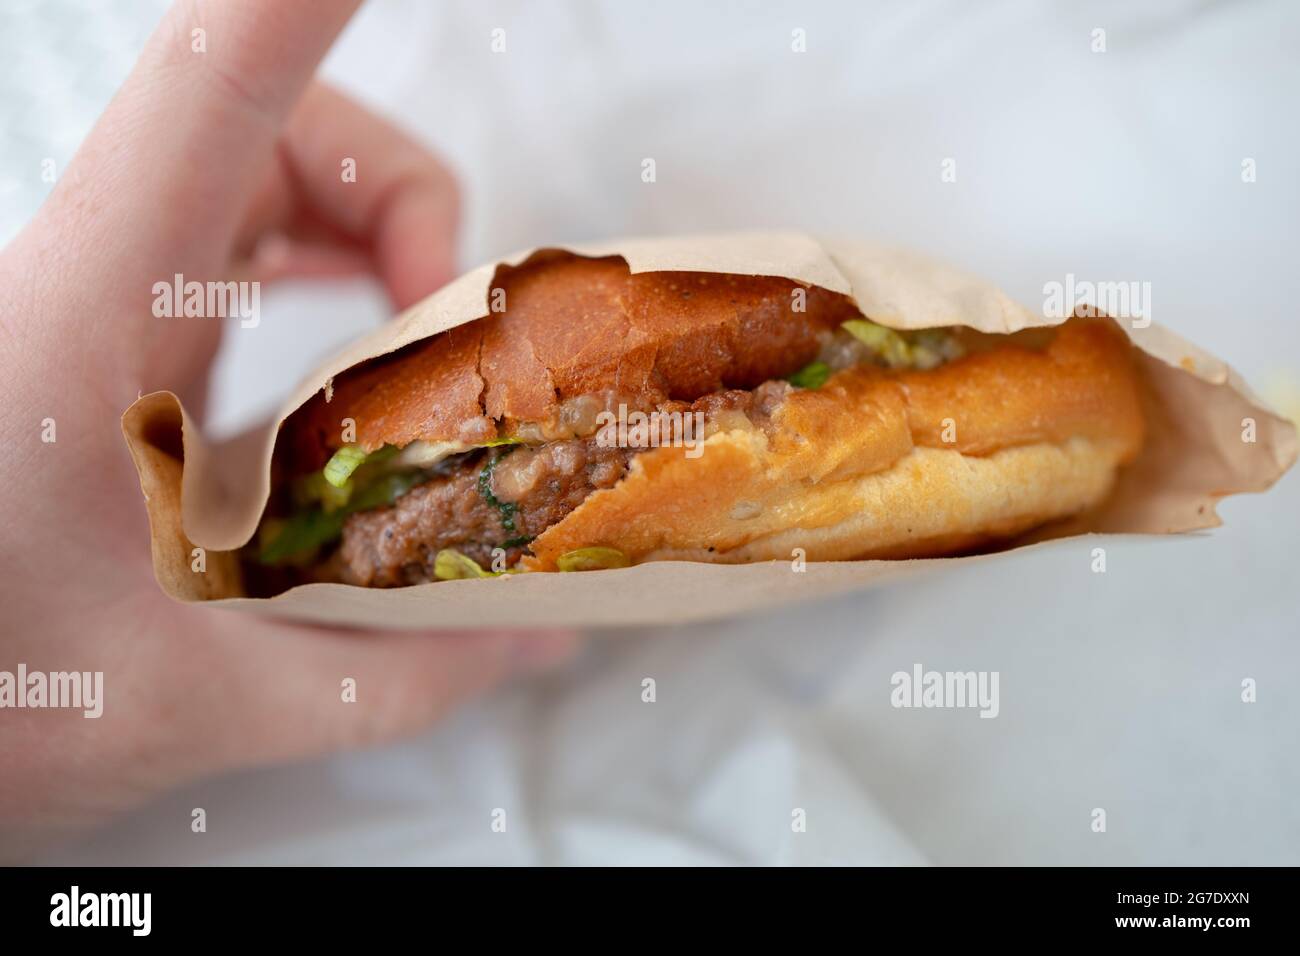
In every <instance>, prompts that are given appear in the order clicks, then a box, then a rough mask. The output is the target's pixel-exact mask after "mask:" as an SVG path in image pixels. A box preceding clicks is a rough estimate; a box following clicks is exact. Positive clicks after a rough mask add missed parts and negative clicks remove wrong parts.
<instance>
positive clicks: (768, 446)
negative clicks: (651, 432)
mask: <svg viewBox="0 0 1300 956" xmlns="http://www.w3.org/2000/svg"><path fill="white" fill-rule="evenodd" d="M772 421H773V428H772V430H771V432H770V434H769V433H768V432H765V431H763V430H762V429H757V428H755V429H749V430H743V429H739V430H732V431H726V432H720V433H718V434H715V435H713V436H712V437H711V438H709V440H708V441H707V442H706V443H705V445H704V450H703V454H701V455H700V456H699V457H697V458H688V457H687V456H686V455H685V453H684V450H683V449H680V448H659V449H653V450H650V451H647V452H644V453H642V454H640V455H638V456H637V457H636V458H635V459H634V460H633V463H632V467H631V470H630V472H629V474H628V475H627V477H625V478H624V479H623V481H622V482H620V483H619V484H618V485H616V486H614V487H613V488H609V489H604V490H601V491H597V492H595V493H593V494H592V495H591V496H590V497H588V498H587V500H586V501H585V502H583V504H582V505H580V506H579V507H578V508H577V509H576V510H574V511H573V512H572V513H571V514H570V515H569V516H568V517H566V518H565V519H564V520H563V521H561V522H559V523H558V524H556V525H554V526H553V527H551V528H550V529H548V530H547V531H546V532H545V533H543V534H542V535H540V536H539V537H538V538H537V539H536V540H535V541H533V543H532V550H533V552H534V554H535V555H536V558H535V559H534V560H533V561H531V562H530V563H531V565H532V566H533V567H534V568H536V569H539V570H552V569H554V568H555V566H556V565H555V562H556V559H557V558H558V557H559V556H560V555H561V554H564V553H565V552H567V551H571V550H574V549H576V548H582V547H591V546H598V545H603V546H607V547H614V548H618V549H619V550H621V551H623V552H624V553H626V554H627V555H628V556H629V557H631V558H632V559H633V560H634V561H640V560H650V559H655V558H661V557H666V556H687V555H689V556H690V557H691V558H692V559H694V560H709V561H750V560H763V559H765V558H770V557H783V558H788V557H790V554H789V547H803V548H804V549H805V551H806V553H807V556H808V557H809V558H812V559H838V558H853V557H862V556H873V555H881V556H883V555H887V556H891V557H914V556H919V555H922V554H929V553H939V552H942V551H948V550H952V549H954V548H959V547H966V546H973V545H974V544H977V543H980V542H982V541H984V540H985V539H986V538H997V537H1003V536H1006V535H1010V534H1015V533H1018V532H1020V531H1023V530H1025V529H1027V528H1029V527H1032V526H1034V525H1037V524H1041V523H1043V522H1045V521H1049V520H1052V519H1054V518H1059V517H1063V516H1065V515H1069V514H1073V513H1075V512H1077V511H1079V510H1082V509H1084V508H1087V507H1089V506H1091V505H1093V504H1095V503H1096V502H1097V501H1098V500H1100V498H1101V497H1102V496H1104V495H1105V493H1106V491H1107V490H1108V489H1109V487H1110V485H1111V482H1112V481H1113V478H1114V475H1115V471H1116V469H1117V468H1118V467H1119V466H1120V465H1121V464H1123V463H1125V462H1127V461H1129V460H1131V458H1132V457H1133V456H1134V455H1136V453H1137V451H1138V449H1139V448H1140V446H1141V443H1142V433H1143V423H1142V413H1141V405H1140V400H1139V391H1138V382H1137V375H1136V371H1135V368H1134V365H1133V362H1132V358H1131V346H1129V344H1128V342H1127V340H1126V339H1125V338H1124V336H1123V334H1122V333H1121V332H1119V330H1118V329H1116V328H1115V327H1114V325H1113V323H1110V322H1109V321H1104V322H1103V321H1086V320H1073V321H1071V322H1070V323H1068V324H1067V325H1066V326H1065V327H1063V328H1062V330H1061V331H1060V333H1059V334H1058V335H1057V336H1056V338H1055V340H1054V341H1053V343H1052V344H1051V346H1050V347H1049V348H1048V349H1047V350H1046V351H1045V352H1041V353H1040V352H1035V351H1032V350H1028V349H1024V348H1020V347H1016V346H1012V345H1003V346H999V347H996V348H994V349H993V350H992V351H989V352H985V353H981V354H976V355H971V356H969V357H967V358H965V359H960V360H958V361H955V362H953V363H951V364H950V365H948V366H945V367H944V368H941V369H936V370H933V371H929V372H914V373H912V372H909V373H905V374H902V375H893V374H888V373H885V372H881V371H879V370H875V369H870V368H856V369H850V370H846V371H844V372H841V373H839V374H837V375H835V376H833V377H832V378H831V379H830V381H829V382H827V384H826V385H825V386H823V387H822V388H821V389H819V390H816V391H807V390H798V391H795V392H794V393H792V394H791V396H790V397H789V398H787V400H786V401H785V403H784V404H783V405H782V406H781V407H780V408H778V409H777V410H776V412H775V413H774V414H773V418H772ZM945 437H950V438H952V439H953V440H952V441H945ZM792 542H795V543H794V544H792ZM798 542H802V543H798Z"/></svg>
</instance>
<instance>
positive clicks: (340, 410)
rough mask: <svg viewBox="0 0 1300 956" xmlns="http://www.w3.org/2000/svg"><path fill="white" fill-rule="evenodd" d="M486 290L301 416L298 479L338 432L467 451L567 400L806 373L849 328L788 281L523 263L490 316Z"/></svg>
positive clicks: (845, 313) (602, 262) (675, 393)
mask: <svg viewBox="0 0 1300 956" xmlns="http://www.w3.org/2000/svg"><path fill="white" fill-rule="evenodd" d="M497 290H500V293H501V296H502V297H503V301H504V311H503V312H495V313H490V314H489V315H488V316H487V317H486V318H484V319H481V320H479V321H477V322H473V323H470V324H468V325H465V326H461V327H459V328H455V329H452V330H450V331H448V332H444V333H442V334H441V335H437V336H434V337H433V338H431V339H428V340H426V341H424V342H420V343H417V344H415V345H413V346H411V347H410V348H408V349H404V350H403V351H402V352H400V353H398V355H396V356H393V357H390V358H387V359H382V360H379V361H377V362H372V363H368V364H367V365H366V366H363V367H362V368H359V369H356V370H352V371H349V372H347V373H345V374H343V375H340V376H339V377H338V378H337V379H336V380H335V382H334V393H333V398H332V400H331V401H329V402H328V403H327V402H326V401H325V398H324V396H323V395H318V396H316V397H315V398H314V399H313V400H312V401H311V402H309V403H308V405H307V406H305V407H304V408H303V409H302V410H301V411H300V412H299V413H298V414H297V415H295V416H294V418H293V419H292V420H291V422H290V424H288V425H287V426H286V427H287V428H288V429H289V430H290V431H293V432H294V433H295V435H294V436H293V437H292V438H291V439H290V441H291V442H294V443H295V444H296V448H297V456H296V457H297V458H298V459H299V461H300V462H301V463H302V467H304V468H313V467H317V465H318V461H319V460H320V459H322V458H323V457H324V455H325V454H326V453H327V450H328V449H331V448H337V447H338V446H339V445H341V444H342V443H343V440H342V437H341V435H342V428H341V425H340V422H341V421H342V420H343V419H346V418H350V419H352V420H354V421H355V422H356V441H357V442H358V443H359V444H361V445H362V446H363V447H365V448H366V449H367V450H374V449H375V448H378V447H380V446H382V445H384V444H394V445H403V444H406V443H407V442H410V441H413V440H415V439H424V440H426V441H444V440H446V441H465V442H467V443H472V442H474V441H479V440H483V439H484V438H491V437H493V436H494V435H495V434H496V431H495V428H496V426H495V424H494V421H493V420H502V421H504V423H505V424H506V426H507V428H509V425H510V424H511V423H513V422H516V421H526V422H540V421H545V420H547V419H548V418H549V416H551V415H552V414H553V413H554V412H555V410H556V407H557V404H558V403H559V402H561V401H563V400H564V399H566V398H571V397H575V396H579V395H587V394H593V393H598V392H602V391H613V392H615V393H617V394H618V395H620V396H621V397H623V398H625V399H626V400H627V401H628V403H629V404H630V405H632V406H633V407H641V408H652V407H654V406H656V405H658V404H659V403H661V402H663V401H666V400H669V399H684V400H688V401H689V400H692V399H695V398H698V397H699V396H700V395H704V394H707V393H709V392H713V391H717V390H719V389H722V388H752V387H754V386H756V385H759V384H761V383H762V382H764V381H767V380H768V379H773V378H780V377H781V376H783V375H786V374H788V373H789V372H791V371H794V370H795V369H798V368H799V367H801V366H802V365H804V364H806V363H807V362H809V361H811V360H812V359H813V358H814V357H815V356H816V354H817V351H818V348H819V342H818V338H817V336H818V333H819V332H820V331H822V330H826V329H833V328H835V327H836V326H837V325H838V324H839V323H840V322H842V321H844V320H845V319H848V318H852V317H854V316H856V315H858V312H857V309H856V308H854V306H853V304H852V303H851V302H850V301H849V300H848V299H847V298H845V297H844V296H841V295H838V294H836V293H832V292H827V291H825V290H824V289H819V288H816V287H811V288H806V287H804V286H801V285H799V284H798V283H795V282H792V281H790V280H788V279H778V278H771V277H765V276H738V275H720V274H712V273H696V272H649V273H642V274H639V275H632V274H630V273H629V271H628V267H627V264H626V263H625V262H624V261H623V260H622V259H620V258H609V259H583V258H578V257H574V256H569V255H563V256H560V255H551V256H542V257H540V258H538V257H534V259H533V260H530V262H529V263H528V264H526V265H524V266H521V267H519V268H515V269H508V268H503V269H502V270H501V271H500V273H499V274H498V281H497V282H496V284H495V287H494V290H493V292H492V293H490V295H489V301H490V302H493V301H497V302H499V301H502V298H501V297H498V296H497ZM799 307H802V308H803V311H797V309H798V308H799ZM479 436H481V437H479Z"/></svg>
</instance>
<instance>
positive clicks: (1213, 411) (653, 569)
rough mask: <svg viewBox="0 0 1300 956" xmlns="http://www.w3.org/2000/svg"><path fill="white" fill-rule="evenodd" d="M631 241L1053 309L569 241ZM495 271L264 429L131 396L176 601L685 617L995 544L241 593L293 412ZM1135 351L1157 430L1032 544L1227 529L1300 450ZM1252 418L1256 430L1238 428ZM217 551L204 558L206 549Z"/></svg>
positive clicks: (481, 620)
mask: <svg viewBox="0 0 1300 956" xmlns="http://www.w3.org/2000/svg"><path fill="white" fill-rule="evenodd" d="M563 248H564V250H565V251H568V252H572V253H575V254H578V255H586V256H608V255H620V256H622V257H623V258H624V259H625V260H626V261H627V263H628V265H629V267H630V268H631V270H632V271H633V272H653V271H663V270H672V271H689V272H730V273H738V274H743V275H766V276H781V277H785V278H788V279H793V280H795V281H798V282H804V283H810V284H813V285H819V286H822V287H824V288H826V289H830V290H833V291H836V292H842V293H845V294H847V295H850V296H851V297H852V298H853V299H854V300H855V301H856V302H857V304H858V306H859V308H860V309H861V310H862V312H863V314H865V315H866V316H867V317H869V318H870V319H872V320H873V321H875V322H879V323H881V324H882V325H888V326H891V327H894V328H899V329H916V328H929V327H934V326H946V325H964V326H969V327H971V328H973V329H977V330H979V331H981V332H989V333H1011V332H1016V331H1019V330H1021V329H1025V328H1029V327H1032V326H1045V325H1055V324H1058V323H1059V322H1060V321H1062V320H1060V319H1051V318H1045V317H1043V316H1041V315H1039V314H1037V313H1034V312H1031V311H1030V310H1028V309H1026V308H1024V307H1023V306H1021V305H1019V304H1017V303H1015V302H1013V301H1011V300H1010V299H1009V298H1007V296H1006V295H1004V294H1003V293H1002V292H1001V291H999V290H998V289H997V288H995V287H994V286H992V285H990V284H989V283H987V282H984V281H982V280H980V279H978V278H976V277H974V276H971V275H968V274H966V273H963V272H960V271H958V270H955V269H952V268H950V267H948V266H946V265H944V264H941V263H938V262H935V261H933V260H930V259H927V258H925V257H923V256H920V255H917V254H915V253H911V252H905V251H901V250H897V249H891V248H887V247H883V246H878V245H873V244H869V243H862V242H852V241H844V240H838V239H835V240H830V239H814V238H812V237H810V236H806V235H801V234H797V233H744V234H737V235H725V236H694V237H687V238H675V239H674V238H661V239H625V240H617V241H610V242H601V243H590V244H584V245H575V246H566V247H563ZM539 251H544V250H529V251H526V252H522V253H518V254H516V255H513V256H509V257H507V258H505V259H502V260H500V261H499V262H495V263H491V264H488V265H485V266H481V267H479V268H478V269H475V270H473V271H472V272H469V273H467V274H466V275H463V276H461V277H460V278H459V279H457V280H456V281H455V282H453V283H451V284H450V285H448V286H446V287H445V288H443V289H442V290H440V291H439V292H437V293H435V294H434V295H432V296H430V297H429V298H427V299H425V300H424V301H423V302H420V303H419V304H417V305H415V306H412V307H411V308H410V309H408V310H407V311H406V312H404V313H402V314H401V315H399V316H398V317H397V318H396V319H394V320H393V321H392V322H390V323H388V324H387V325H385V326H383V327H382V328H379V329H376V330H375V331H374V332H373V333H371V334H370V335H368V336H366V337H364V338H362V339H361V340H359V341H357V342H355V343H353V344H352V345H351V346H350V347H349V348H347V349H346V350H344V351H343V352H342V354H340V355H338V356H337V357H335V358H334V359H332V360H331V361H329V362H328V363H326V364H325V366H324V367H322V368H321V369H320V370H319V371H317V372H316V373H315V374H313V375H312V376H310V377H309V378H308V379H307V380H306V381H304V382H303V383H302V384H301V385H300V386H299V387H298V388H297V389H296V390H295V391H294V393H293V395H292V396H291V397H290V399H289V400H288V402H287V403H286V404H285V406H284V408H283V410H282V412H281V413H280V415H279V416H278V417H277V419H276V420H275V421H274V422H273V423H271V425H269V426H268V427H267V428H265V429H261V430H259V431H257V432H255V433H250V434H248V435H245V436H243V437H241V438H239V439H237V440H235V441H233V442H230V443H228V444H226V445H224V446H222V447H220V448H213V447H211V446H209V445H207V444H205V443H204V440H203V436H202V435H200V434H199V431H198V429H197V428H196V427H195V425H194V422H193V421H191V420H190V418H189V417H188V416H187V415H186V413H185V410H184V408H182V407H181V404H180V402H179V400H178V399H177V398H176V396H175V395H173V394H172V393H171V392H154V393H152V394H150V395H146V396H144V397H142V398H140V399H139V400H138V401H137V402H135V404H133V405H132V406H131V407H130V408H128V409H127V410H126V413H125V414H124V415H123V417H122V429H123V432H124V434H125V436H126V441H127V445H128V447H129V448H130V451H131V456H132V458H133V459H134V461H135V465H136V468H137V470H138V471H139V474H140V485H141V488H142V489H143V491H144V495H145V503H146V505H147V508H148V512H149V525H150V530H151V534H152V543H153V562H154V573H155V575H156V577H157V579H158V583H159V584H160V585H161V586H162V588H163V590H164V591H165V592H166V593H167V594H168V595H170V596H171V597H173V598H175V599H177V600H179V601H202V602H206V603H207V604H209V605H211V606H214V607H225V608H232V609H235V610H241V611H257V612H261V613H266V614H274V615H279V616H285V617H292V618H298V619H308V620H315V621H323V622H332V623H337V624H349V625H360V626H379V627H466V626H470V627H473V626H509V625H514V626H543V625H570V626H579V627H584V626H585V627H592V626H605V625H635V624H645V623H659V624H673V623H682V622H685V621H690V620H698V619H703V618H710V617H718V616H723V615H728V614H733V613H738V612H743V611H752V610H755V609H759V608H765V607H772V606H775V605H781V604H786V603H790V602H795V601H807V600H815V599H817V598H821V597H826V596H829V595H833V594H839V593H843V592H847V591H853V590H857V589H861V588H865V587H870V586H873V585H876V584H880V583H883V582H885V581H890V580H896V579H898V578H899V577H901V576H905V575H906V576H911V575H915V574H922V573H925V572H927V571H930V570H932V569H934V568H936V567H940V566H949V565H953V564H958V563H962V562H970V561H984V560H995V559H996V555H978V556H974V557H964V558H940V559H930V560H922V561H843V562H827V563H809V564H808V565H807V566H806V570H804V571H803V572H801V573H796V572H795V571H794V569H793V567H792V565H791V563H790V562H786V561H778V562H767V563H762V564H751V565H713V564H696V563H690V564H688V563H684V562H656V563H648V564H642V565H639V566H636V567H632V568H626V569H621V570H610V571H590V572H585V573H580V574H520V575H505V576H502V577H499V578H491V579H479V580H464V581H443V582H437V583H433V584H425V585H419V586H416V587H408V588H401V589H395V590H374V589H367V588H355V587H349V586H346V585H340V584H309V585H304V586H301V587H296V588H293V589H291V590H289V591H286V592H284V593H283V594H279V595H277V596H275V597H273V598H267V599H253V598H247V597H244V596H242V591H241V589H240V588H241V585H240V580H241V577H240V572H239V562H238V556H237V553H236V549H238V548H240V547H241V546H243V545H244V544H245V543H247V542H248V541H249V540H250V539H251V538H252V536H253V534H254V533H255V531H256V528H257V524H258V521H259V519H260V517H261V514H262V510H263V507H264V506H265V504H266V500H267V497H268V492H269V486H270V462H271V452H272V449H273V446H274V442H275V436H276V431H277V429H278V428H279V425H280V423H281V422H282V421H284V419H285V418H286V417H287V416H288V415H289V414H290V413H291V412H293V411H294V409H296V408H298V407H299V406H300V405H302V404H303V403H304V402H305V401H307V399H309V398H310V397H311V396H312V395H313V394H314V393H315V392H316V391H318V390H319V389H322V388H325V387H327V383H329V382H330V381H331V380H332V378H333V377H334V376H335V375H338V374H339V373H340V372H343V371H344V370H346V369H348V368H350V367H352V366H353V365H356V364H358V363H359V362H362V361H365V360H366V359H370V358H374V357H375V356H378V355H383V354H385V353H388V352H392V351H394V350H396V349H399V348H401V347H403V346H405V345H408V344H410V343H412V342H415V341H418V340H420V339H423V338H427V337H428V336H431V335H435V334H437V333H439V332H442V331H445V330H446V329H449V328H453V327H455V326H458V325H462V324H464V323H466V322H472V321H474V320H476V319H479V318H482V317H484V316H486V315H487V313H488V310H487V302H488V294H489V290H490V289H491V288H492V286H493V284H494V279H495V275H496V271H497V268H498V267H499V266H501V265H511V266H513V265H518V264H520V263H522V262H524V261H525V260H527V259H528V258H529V257H530V256H532V255H533V254H535V253H537V252H539ZM1120 324H1121V327H1123V328H1124V329H1125V331H1126V332H1127V333H1128V335H1129V338H1130V339H1131V340H1132V342H1133V344H1134V346H1135V347H1136V348H1137V350H1138V354H1139V365H1140V368H1141V370H1142V373H1143V375H1144V378H1145V383H1146V396H1147V398H1146V404H1147V415H1148V428H1149V435H1148V439H1147V444H1146V446H1145V448H1144V450H1143V452H1142V454H1141V456H1140V457H1139V458H1138V460H1137V461H1135V462H1134V463H1133V464H1132V465H1130V466H1128V467H1127V468H1125V469H1124V471H1123V472H1122V474H1121V476H1120V479H1119V482H1118V484H1117V486H1116V489H1115V492H1114V494H1113V495H1112V496H1111V497H1110V498H1109V499H1108V500H1107V501H1106V503H1105V504H1104V505H1103V506H1102V507H1101V508H1099V509H1097V510H1095V511H1093V512H1091V513H1089V514H1087V515H1084V516H1081V517H1079V518H1076V519H1074V520H1072V521H1070V522H1066V523H1061V524H1057V525H1053V526H1051V527H1049V528H1047V529H1040V530H1039V531H1038V532H1037V533H1036V534H1035V535H1033V536H1032V537H1027V538H1024V539H1022V540H1021V542H1020V544H1022V545H1027V544H1034V543H1035V542H1041V541H1043V540H1045V539H1048V538H1059V537H1063V536H1067V535H1076V534H1086V533H1119V532H1127V533H1140V534H1172V533H1177V532H1185V531H1193V530H1196V529H1200V528H1208V527H1213V526H1216V525H1218V524H1219V523H1220V521H1219V518H1218V515H1217V514H1216V513H1215V504H1216V502H1217V501H1218V499H1219V498H1221V497H1223V496H1224V495H1228V494H1233V493H1236V492H1243V491H1263V490H1264V489H1266V488H1268V487H1269V486H1270V485H1272V484H1273V482H1275V481H1276V480H1277V479H1278V477H1279V476H1280V475H1281V474H1282V473H1283V472H1284V471H1286V469H1287V468H1289V467H1290V466H1291V465H1292V464H1293V463H1294V461H1295V459H1296V432H1295V429H1294V427H1293V426H1292V425H1291V424H1290V422H1288V421H1287V420H1285V419H1284V418H1282V417H1281V416H1279V415H1278V414H1276V413H1275V412H1273V411H1272V410H1270V409H1269V408H1267V407H1266V406H1265V405H1264V404H1263V403H1262V402H1261V401H1260V399H1258V398H1256V397H1255V395H1254V394H1253V393H1252V392H1251V391H1250V389H1249V388H1248V387H1247V386H1246V384H1245V383H1244V382H1243V381H1242V380H1241V378H1240V377H1239V376H1238V375H1237V374H1236V373H1235V372H1234V371H1233V370H1232V369H1231V368H1229V367H1228V366H1227V365H1226V364H1225V363H1224V362H1222V361H1220V360H1219V359H1217V358H1215V357H1214V356H1212V355H1209V354H1207V353H1206V352H1204V351H1202V350H1201V349H1199V348H1197V347H1196V346H1194V345H1191V344H1190V343H1188V342H1186V341H1184V340H1183V339H1181V338H1179V337H1178V336H1177V335H1175V334H1173V333H1172V332H1170V331H1168V330H1166V329H1163V328H1160V327H1159V326H1157V325H1154V324H1151V325H1149V326H1148V327H1146V328H1135V327H1134V325H1135V324H1136V323H1133V322H1121V323H1120ZM1245 419H1253V420H1254V422H1255V439H1256V440H1255V441H1254V442H1253V443H1252V442H1247V441H1244V440H1243V437H1242V436H1243V430H1244V429H1245V427H1246V424H1245V421H1244V420H1245ZM197 548H201V549H203V555H202V566H204V570H202V571H196V570H195V567H198V566H200V563H199V561H198V560H197V555H196V551H195V549H197Z"/></svg>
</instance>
